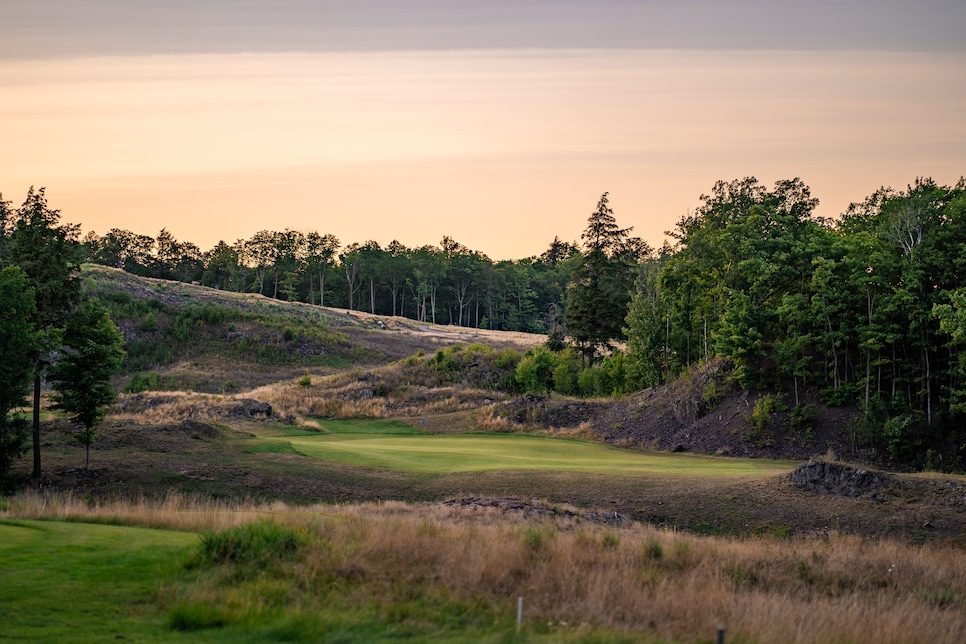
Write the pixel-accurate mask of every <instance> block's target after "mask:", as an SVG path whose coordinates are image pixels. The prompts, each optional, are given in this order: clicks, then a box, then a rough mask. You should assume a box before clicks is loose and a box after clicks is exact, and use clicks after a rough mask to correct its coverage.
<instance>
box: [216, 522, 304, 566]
mask: <svg viewBox="0 0 966 644" xmlns="http://www.w3.org/2000/svg"><path fill="white" fill-rule="evenodd" d="M305 542H306V538H305V535H304V534H303V533H301V532H296V531H295V530H292V529H290V528H286V527H284V526H280V525H278V524H277V523H275V522H273V521H257V522H255V523H249V524H247V525H243V526H238V527H234V528H228V529H227V530H220V531H217V532H207V533H205V534H203V535H202V536H201V543H200V544H199V550H198V563H203V564H223V563H249V564H265V563H267V562H269V561H272V560H276V559H289V558H291V557H292V556H293V555H294V554H295V553H296V552H297V551H298V549H299V548H300V547H302V546H303V545H305Z"/></svg>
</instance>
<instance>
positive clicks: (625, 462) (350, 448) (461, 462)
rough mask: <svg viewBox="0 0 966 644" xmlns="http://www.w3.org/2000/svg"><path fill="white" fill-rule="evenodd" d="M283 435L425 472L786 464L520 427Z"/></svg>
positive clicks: (731, 469) (302, 449)
mask: <svg viewBox="0 0 966 644" xmlns="http://www.w3.org/2000/svg"><path fill="white" fill-rule="evenodd" d="M281 441H284V442H287V443H288V444H289V445H291V447H292V448H293V449H294V450H295V451H297V452H299V453H300V454H303V455H305V456H310V457H312V458H317V459H319V460H323V461H333V462H338V463H348V464H353V465H363V466H369V467H379V468H385V469H391V470H401V471H407V472H425V473H448V472H483V471H488V470H556V471H566V472H593V473H598V474H621V475H632V476H639V475H661V476H668V475H671V476H674V475H680V476H761V475H767V474H774V473H778V472H785V471H790V470H791V469H792V467H793V464H791V463H788V462H782V461H766V460H753V459H738V458H717V457H710V456H696V455H692V454H668V453H660V452H655V453H647V452H635V451H629V450H620V449H616V448H613V447H609V446H607V445H602V444H599V443H589V442H585V441H578V440H568V439H559V438H552V437H546V436H533V435H527V434H456V435H419V436H406V435H385V434H384V435H378V434H372V433H366V434H348V433H343V434H322V435H318V436H287V437H280V438H268V439H265V442H266V443H269V442H281Z"/></svg>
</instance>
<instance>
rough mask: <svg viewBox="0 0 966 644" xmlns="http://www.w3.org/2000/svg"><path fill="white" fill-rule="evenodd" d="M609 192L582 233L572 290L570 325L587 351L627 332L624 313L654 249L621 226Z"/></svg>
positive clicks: (590, 353)
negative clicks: (639, 272) (641, 265)
mask: <svg viewBox="0 0 966 644" xmlns="http://www.w3.org/2000/svg"><path fill="white" fill-rule="evenodd" d="M607 204H608V200H607V193H606V192H605V193H604V194H603V195H601V197H600V201H598V202H597V209H596V210H595V211H594V213H593V214H592V215H591V216H590V218H589V219H588V221H587V228H586V229H585V230H584V232H583V234H581V239H583V240H584V253H583V261H582V262H581V263H580V264H578V265H577V266H576V268H575V270H574V274H573V280H572V281H571V282H570V286H569V288H568V291H567V328H568V331H569V333H570V336H571V338H573V341H574V342H575V343H576V344H577V345H578V346H579V347H581V349H582V350H583V352H584V355H585V356H587V357H588V358H590V359H591V361H592V360H593V357H594V355H595V354H596V352H597V350H598V349H600V348H602V347H607V346H609V344H610V342H611V341H612V340H616V339H619V338H623V325H624V319H625V318H626V317H627V307H628V303H629V302H630V299H631V290H632V288H633V285H634V280H635V278H636V277H637V266H638V263H639V262H640V261H641V260H642V259H644V257H646V256H647V255H648V254H649V251H650V249H649V248H648V247H647V245H646V244H644V242H642V241H641V240H640V239H637V238H632V237H630V230H631V229H630V228H619V227H618V226H617V220H616V219H615V218H614V211H613V210H612V209H611V208H610V206H608V205H607Z"/></svg>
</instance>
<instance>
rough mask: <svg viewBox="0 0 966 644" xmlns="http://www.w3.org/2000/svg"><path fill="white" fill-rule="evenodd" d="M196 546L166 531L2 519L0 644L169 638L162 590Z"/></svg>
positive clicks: (193, 539) (187, 537)
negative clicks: (182, 557)
mask: <svg viewBox="0 0 966 644" xmlns="http://www.w3.org/2000/svg"><path fill="white" fill-rule="evenodd" d="M197 541H198V537H197V535H193V534H186V533H181V532H171V531H163V530H147V529H141V528H127V527H119V526H107V525H87V524H76V523H59V522H46V521H0V624H2V625H3V626H2V628H0V639H5V640H6V639H9V640H13V641H22V642H32V641H37V642H40V641H44V642H90V641H109V640H121V639H124V640H128V641H161V640H170V639H172V632H171V631H170V630H169V629H168V626H167V616H166V615H165V614H164V612H163V610H162V608H161V606H160V603H159V593H160V591H161V590H162V584H164V583H165V582H166V581H167V583H172V582H173V580H174V579H175V578H176V575H177V574H178V573H179V571H180V564H179V559H180V556H179V555H180V553H181V552H183V551H184V550H185V547H186V546H189V545H190V544H192V543H197ZM177 639H180V640H182V641H199V640H200V639H201V638H198V637H192V638H188V639H187V640H186V639H185V638H180V637H179V638H177Z"/></svg>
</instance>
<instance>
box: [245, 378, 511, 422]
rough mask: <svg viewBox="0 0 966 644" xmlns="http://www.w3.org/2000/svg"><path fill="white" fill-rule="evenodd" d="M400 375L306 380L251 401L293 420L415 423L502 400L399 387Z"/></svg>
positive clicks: (486, 394) (255, 394) (449, 389)
mask: <svg viewBox="0 0 966 644" xmlns="http://www.w3.org/2000/svg"><path fill="white" fill-rule="evenodd" d="M400 369H402V367H393V368H390V369H379V370H375V371H366V372H363V371H360V370H355V371H351V372H346V373H341V374H337V375H332V376H306V377H303V378H298V379H294V380H290V381H283V382H279V383H275V384H272V385H267V386H265V387H260V388H258V389H254V390H252V391H250V392H248V394H246V395H247V396H250V397H252V398H255V399H257V400H262V401H264V402H267V403H269V404H271V405H272V407H273V408H274V409H275V410H277V412H278V413H280V414H283V415H289V416H292V417H295V418H297V419H302V418H305V417H307V416H321V417H327V418H388V417H409V418H418V417H421V416H431V415H435V414H447V413H453V412H458V411H466V410H470V409H478V408H480V407H483V406H485V405H486V403H487V401H493V400H503V399H504V398H506V395H505V394H502V393H500V392H495V391H491V390H486V389H478V388H472V387H465V386H440V385H426V384H418V381H417V383H412V384H411V383H409V382H405V381H401V380H400V378H401V377H402V376H401V375H400Z"/></svg>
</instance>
